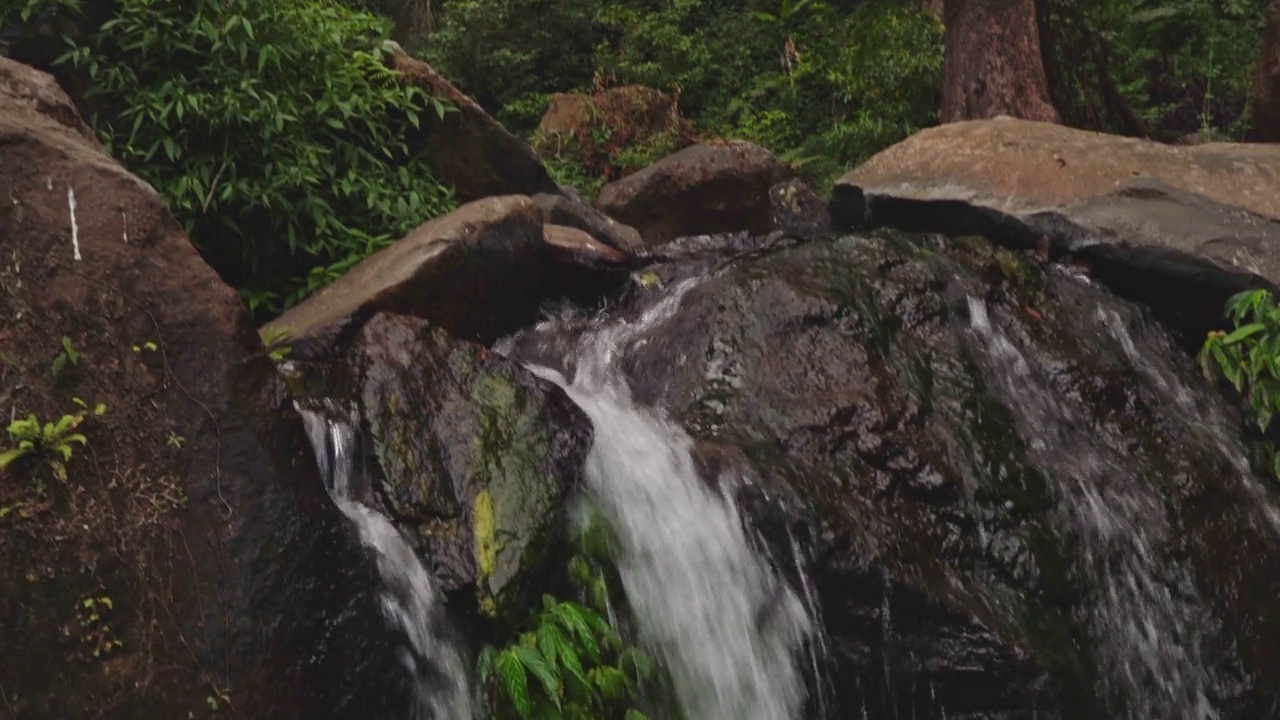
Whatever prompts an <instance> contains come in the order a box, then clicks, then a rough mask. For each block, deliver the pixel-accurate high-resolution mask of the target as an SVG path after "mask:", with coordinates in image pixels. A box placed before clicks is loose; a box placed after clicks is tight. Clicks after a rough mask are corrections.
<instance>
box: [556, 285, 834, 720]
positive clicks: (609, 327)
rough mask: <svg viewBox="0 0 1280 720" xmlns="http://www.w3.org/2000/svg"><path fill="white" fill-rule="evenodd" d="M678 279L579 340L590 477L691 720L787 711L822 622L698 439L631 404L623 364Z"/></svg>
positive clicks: (643, 617)
mask: <svg viewBox="0 0 1280 720" xmlns="http://www.w3.org/2000/svg"><path fill="white" fill-rule="evenodd" d="M690 287H692V284H691V283H689V282H686V283H682V284H680V285H677V286H675V287H673V288H672V289H671V290H670V291H669V292H668V294H667V295H666V296H665V297H664V298H663V299H662V301H660V302H659V303H657V304H656V305H654V306H653V307H651V308H650V309H648V311H646V312H645V313H644V314H643V315H642V316H641V317H639V318H638V319H636V320H634V321H632V322H626V321H621V320H612V321H601V322H598V323H597V324H595V325H594V326H592V327H591V328H590V329H588V330H587V331H586V332H585V333H583V334H582V335H581V336H580V337H579V339H578V346H577V349H576V351H575V353H574V357H573V358H572V359H573V361H574V362H573V363H572V365H573V366H574V368H575V369H574V371H573V377H572V379H571V380H570V379H566V378H565V377H564V376H563V375H561V374H560V373H558V372H556V371H554V370H551V369H548V368H544V367H536V366H532V367H531V369H532V370H533V371H534V372H535V373H537V374H538V375H540V376H542V377H544V378H547V379H550V380H552V381H554V382H556V383H558V384H559V385H561V386H562V387H563V388H564V389H565V391H566V392H567V393H568V394H569V396H570V397H571V398H572V399H573V400H574V402H576V403H577V404H578V405H579V406H581V407H582V409H583V410H584V411H585V412H586V413H587V415H588V416H589V417H590V418H591V422H592V424H593V426H594V429H595V435H594V437H595V439H594V444H593V445H592V448H591V451H590V454H589V456H588V458H587V467H586V476H587V481H588V484H589V487H590V490H591V492H592V494H593V495H594V498H595V500H596V502H597V503H598V504H599V505H600V507H601V509H602V510H603V512H604V513H605V514H606V516H607V517H609V518H610V520H611V521H612V523H613V525H614V529H615V531H616V532H617V535H618V537H619V541H620V544H621V547H620V549H619V555H618V557H617V562H618V569H619V571H620V574H621V577H622V581H623V586H624V589H625V591H626V595H627V600H628V602H629V605H630V607H631V610H632V612H633V613H634V614H635V616H636V619H637V622H638V625H639V632H640V635H641V640H642V642H644V644H645V645H646V646H648V647H650V648H652V649H653V650H654V651H655V652H656V653H658V654H659V656H660V657H661V658H662V659H663V660H664V661H665V663H666V665H667V667H668V668H669V669H670V671H671V676H672V680H673V683H674V686H675V692H676V696H677V699H678V701H679V703H680V705H681V709H682V710H683V712H684V716H685V717H687V718H689V719H690V720H789V719H791V718H797V717H798V716H799V713H800V712H801V708H802V707H803V705H804V701H805V685H804V680H803V677H802V675H801V672H800V670H799V668H798V667H797V663H796V660H797V653H798V651H799V650H801V648H802V646H803V645H804V644H805V642H806V640H807V639H808V638H809V637H810V635H811V634H812V633H813V624H812V622H811V620H810V617H809V614H808V613H807V612H806V609H805V606H804V604H803V603H802V602H801V600H800V599H799V597H798V596H797V594H796V593H795V592H794V591H793V590H792V588H790V587H789V586H788V585H787V584H786V583H785V582H784V581H783V580H782V579H780V578H779V577H777V576H776V575H775V574H774V573H773V572H771V571H770V570H769V568H768V566H767V565H766V563H765V562H764V561H763V560H762V558H761V557H760V556H759V555H757V553H756V552H755V551H753V550H752V548H751V545H750V543H749V542H748V537H747V534H746V532H745V531H744V528H743V521H742V519H741V517H740V515H739V512H738V510H737V508H736V507H735V503H734V500H733V498H732V496H731V495H730V494H729V492H728V490H727V487H728V486H729V485H731V484H732V482H733V481H734V478H723V479H722V480H723V481H724V482H722V483H721V486H722V487H725V488H726V489H725V490H717V489H712V488H710V487H708V485H707V484H706V483H705V482H704V481H703V479H702V478H700V477H699V475H698V473H697V471H696V469H695V467H694V463H693V460H692V458H691V456H690V449H691V447H692V441H691V440H690V439H689V437H688V435H686V434H685V433H684V431H683V430H681V429H680V428H679V427H678V426H677V425H675V424H673V423H671V422H669V421H667V420H666V419H665V418H664V417H663V415H662V414H661V413H659V412H657V411H654V410H652V409H649V408H644V407H639V406H637V405H636V404H635V403H634V402H633V401H632V397H631V393H630V390H629V388H628V386H627V383H626V381H625V380H624V379H623V378H622V375H621V374H620V373H619V372H618V371H617V370H616V369H615V367H614V363H615V361H616V360H617V359H618V358H620V357H621V356H622V355H624V354H625V353H626V352H627V351H628V349H629V348H630V347H631V346H633V345H634V344H635V343H637V342H642V340H641V338H642V336H643V334H644V333H645V332H646V331H647V330H649V329H651V328H652V327H654V326H656V325H660V324H661V323H663V322H664V321H666V320H667V319H669V318H670V317H672V315H674V314H675V312H676V311H677V310H678V309H679V306H680V301H681V298H682V297H683V295H684V293H685V292H687V291H688V290H689V289H690Z"/></svg>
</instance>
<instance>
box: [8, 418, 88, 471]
mask: <svg viewBox="0 0 1280 720" xmlns="http://www.w3.org/2000/svg"><path fill="white" fill-rule="evenodd" d="M83 421H84V413H73V414H69V415H63V416H62V417H61V418H59V419H58V420H57V421H56V422H46V423H43V424H42V423H41V422H40V420H39V419H37V418H36V416H35V415H34V414H32V415H28V416H27V417H26V418H24V419H21V420H14V421H13V422H11V423H9V426H8V428H7V429H6V431H7V432H8V434H9V438H10V439H11V440H12V441H13V442H14V446H13V447H12V448H10V449H8V450H6V451H4V452H0V470H3V469H4V468H6V467H9V466H10V465H12V464H13V463H15V462H17V461H19V460H21V459H23V458H43V459H44V461H45V463H46V464H47V465H48V466H49V469H50V470H52V471H53V476H54V477H55V478H57V479H58V480H59V481H61V482H66V481H67V466H66V463H67V462H68V461H69V460H71V456H72V454H74V452H75V446H76V445H77V444H79V445H85V444H87V443H88V439H87V438H85V436H84V435H83V434H81V433H78V432H75V429H76V428H77V427H79V426H80V423H81V422H83Z"/></svg>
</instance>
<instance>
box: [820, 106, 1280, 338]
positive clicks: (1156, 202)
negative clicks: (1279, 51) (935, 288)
mask: <svg viewBox="0 0 1280 720" xmlns="http://www.w3.org/2000/svg"><path fill="white" fill-rule="evenodd" d="M830 208H831V213H832V217H833V221H834V222H835V224H836V225H837V226H838V227H841V228H855V227H872V226H890V227H897V228H901V229H904V230H910V231H916V232H942V233H947V234H970V233H980V234H983V235H986V236H988V237H990V238H992V239H994V240H996V241H999V242H1002V243H1004V244H1006V245H1010V246H1013V247H1018V248H1042V249H1043V250H1044V251H1047V252H1048V253H1049V255H1050V256H1052V257H1056V256H1060V255H1069V256H1073V257H1075V258H1077V259H1078V260H1082V261H1083V262H1084V263H1085V264H1086V265H1088V266H1090V267H1092V268H1094V270H1095V271H1096V272H1097V274H1098V276H1099V277H1101V278H1102V279H1103V280H1104V281H1106V282H1108V284H1110V285H1111V286H1112V287H1113V288H1114V289H1116V290H1119V291H1121V292H1122V293H1125V294H1128V295H1129V296H1130V297H1132V298H1134V299H1138V300H1142V301H1144V302H1149V303H1150V304H1152V305H1153V306H1154V307H1156V308H1157V309H1158V310H1159V309H1169V310H1170V311H1172V312H1176V313H1177V314H1178V315H1179V324H1183V322H1184V321H1185V325H1186V327H1189V328H1191V327H1194V328H1196V332H1199V330H1201V329H1203V325H1204V324H1205V323H1213V322H1216V319H1217V318H1218V316H1220V314H1221V312H1220V311H1221V307H1222V305H1221V301H1222V300H1223V298H1224V296H1225V294H1227V293H1230V292H1234V291H1236V290H1239V289H1243V288H1245V287H1249V286H1255V285H1258V284H1270V285H1271V286H1273V287H1280V147H1275V146H1268V145H1258V144H1253V145H1235V144H1229V143H1206V144H1202V145H1195V146H1172V145H1164V144H1160V143H1155V142H1150V141H1144V140H1136V139H1132V138H1124V137H1117V136H1112V135H1105V134H1102V133H1095V132H1086V131H1082V130H1074V129H1070V128H1066V127H1062V126H1060V125H1054V124H1050V123H1038V122H1031V121H1024V120H1014V119H1011V118H998V119H995V120H985V121H972V122H961V123H953V124H949V125H944V126H940V127H937V128H931V129H929V130H924V131H922V132H919V133H917V134H916V135H913V136H912V137H910V138H908V139H906V140H904V141H902V142H901V143H898V144H897V145H894V146H893V147H891V148H889V149H887V150H884V151H883V152H881V153H879V154H877V155H876V156H874V157H872V158H871V159H870V160H868V161H867V162H866V163H864V164H863V165H861V166H859V167H858V168H856V169H854V170H853V171H852V172H850V173H848V174H847V175H845V176H844V177H843V178H841V179H840V180H839V181H837V183H836V185H835V187H834V188H833V190H832V197H831V203H830ZM1171 286H1175V287H1179V288H1180V291H1179V292H1176V293H1170V292H1168V288H1169V287H1171ZM1175 305H1176V306H1177V308H1176V310H1175V309H1174V306H1175ZM1188 313H1189V315H1188ZM1183 316H1185V317H1183ZM1200 337H1201V338H1203V335H1201V336H1200Z"/></svg>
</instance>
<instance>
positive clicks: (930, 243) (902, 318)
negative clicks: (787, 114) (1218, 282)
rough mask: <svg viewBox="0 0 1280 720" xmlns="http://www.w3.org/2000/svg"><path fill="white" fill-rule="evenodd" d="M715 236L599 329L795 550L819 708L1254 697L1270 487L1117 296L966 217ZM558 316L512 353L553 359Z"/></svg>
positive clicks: (834, 713) (889, 713)
mask: <svg viewBox="0 0 1280 720" xmlns="http://www.w3.org/2000/svg"><path fill="white" fill-rule="evenodd" d="M730 252H732V256H733V259H727V258H726V257H725V256H724V255H722V256H721V257H720V258H719V259H706V258H704V257H702V256H699V255H691V256H689V257H688V258H685V259H681V260H677V261H674V262H671V263H667V264H663V265H658V266H654V267H652V268H650V271H651V273H652V275H653V278H652V281H651V282H649V283H647V284H646V285H645V286H644V287H641V288H637V289H636V290H635V292H634V293H633V295H632V297H631V300H630V302H629V303H628V304H626V305H625V306H623V307H622V308H619V309H618V310H616V311H615V312H614V313H613V314H612V317H615V318H620V319H621V320H620V321H627V322H631V323H633V325H632V327H633V328H634V329H635V331H634V334H633V335H630V336H628V335H623V336H622V337H623V338H625V339H624V340H621V341H618V342H617V344H615V345H614V346H612V347H610V352H611V354H612V355H613V356H614V357H616V358H617V362H616V365H615V366H614V367H615V368H616V369H618V370H620V371H621V372H622V373H624V375H625V376H626V377H627V379H628V380H629V384H630V387H631V389H632V391H633V396H634V399H635V401H636V402H637V403H638V404H641V405H644V406H654V407H659V408H662V409H663V411H664V413H665V414H666V415H667V417H669V418H670V419H671V420H672V421H675V422H678V423H679V424H680V425H681V426H682V427H683V428H685V429H686V430H687V431H688V432H689V434H690V435H691V436H693V438H694V440H695V443H696V444H697V445H696V449H697V459H698V460H699V461H700V464H701V465H703V466H704V467H706V468H708V471H707V472H706V474H705V477H704V480H706V481H708V482H717V481H719V479H720V478H738V477H745V478H747V479H748V481H747V482H746V483H744V484H743V485H741V486H739V492H738V500H739V501H740V503H741V505H742V507H743V508H744V509H745V510H746V512H747V514H748V516H749V517H750V519H751V521H752V525H753V527H754V528H755V529H756V530H757V531H759V532H760V533H761V535H762V536H763V537H764V540H765V543H766V545H767V547H768V550H769V553H768V556H769V557H771V558H774V559H779V558H783V559H787V558H801V559H799V560H796V561H795V562H797V563H800V564H802V565H803V566H804V567H803V568H802V569H803V570H805V573H804V574H807V576H808V577H807V580H808V584H806V583H805V578H804V577H802V576H796V577H793V583H794V586H795V587H796V588H797V589H801V588H808V589H810V590H811V591H812V597H814V598H816V599H817V600H818V603H817V604H818V605H819V606H820V608H821V621H822V625H823V627H824V629H825V630H826V642H827V648H828V657H829V660H830V662H831V663H832V665H833V666H832V667H830V668H829V675H828V676H829V677H830V678H833V679H834V680H835V682H834V684H833V685H834V686H833V687H832V688H830V690H831V694H830V696H829V697H828V700H829V701H830V702H831V703H832V705H831V707H829V708H828V711H827V713H826V716H828V717H841V718H844V717H852V718H857V717H872V718H891V717H907V716H916V717H921V718H941V717H964V718H971V719H975V720H977V719H981V720H1008V719H1010V718H1030V717H1043V718H1062V719H1066V718H1083V717H1090V716H1096V717H1128V716H1130V715H1131V714H1133V713H1138V714H1141V713H1142V712H1148V711H1149V712H1150V713H1151V714H1152V716H1158V717H1180V716H1181V715H1182V714H1183V712H1184V711H1185V710H1186V708H1188V707H1197V706H1198V704H1199V706H1201V707H1203V705H1204V704H1205V703H1207V704H1209V705H1212V706H1213V707H1214V708H1216V709H1217V712H1218V714H1217V716H1218V717H1221V718H1223V720H1227V719H1228V718H1229V719H1231V720H1246V719H1250V718H1255V717H1259V716H1260V715H1261V716H1265V714H1266V712H1268V711H1269V707H1270V704H1271V703H1272V701H1273V694H1274V693H1273V691H1272V690H1271V688H1274V687H1275V686H1276V683H1278V682H1280V662H1278V658H1280V608H1277V607H1276V606H1275V603H1274V596H1275V594H1276V593H1277V592H1280V571H1277V568H1280V525H1277V524H1276V523H1275V522H1274V520H1271V521H1269V515H1270V516H1271V517H1275V516H1276V509H1277V507H1278V504H1277V502H1276V495H1275V493H1274V492H1271V491H1269V490H1267V489H1266V488H1265V486H1264V485H1263V484H1262V483H1261V482H1260V480H1259V479H1258V478H1257V477H1255V476H1254V475H1253V474H1252V473H1250V472H1249V471H1248V469H1247V466H1246V465H1245V464H1244V462H1243V450H1242V444H1241V442H1240V431H1239V425H1238V423H1237V422H1236V420H1235V419H1234V418H1233V416H1232V414H1231V413H1230V411H1229V410H1228V409H1227V407H1226V406H1225V402H1224V401H1223V399H1222V398H1220V397H1219V396H1218V395H1217V393H1216V392H1214V390H1213V388H1212V387H1210V386H1209V385H1208V384H1207V383H1206V382H1205V381H1204V380H1203V379H1202V378H1200V377H1199V376H1198V373H1197V372H1196V369H1195V368H1194V367H1193V363H1192V362H1191V361H1190V359H1189V358H1187V357H1186V356H1185V355H1184V354H1182V353H1181V352H1180V351H1178V350H1176V349H1175V348H1174V347H1173V346H1172V345H1171V343H1170V341H1169V339H1168V337H1167V336H1166V334H1165V333H1164V331H1163V330H1162V328H1161V327H1160V326H1159V325H1158V324H1156V323H1154V322H1152V321H1151V320H1150V318H1149V317H1147V316H1146V315H1145V314H1144V312H1143V311H1142V310H1141V308H1139V307H1138V306H1135V305H1133V304H1130V303H1128V302H1125V301H1121V300H1118V299H1116V298H1114V297H1112V296H1111V295H1109V294H1108V293H1106V292H1105V291H1104V290H1103V289H1101V288H1100V287H1098V286H1097V285H1096V284H1093V283H1088V282H1084V281H1082V280H1081V279H1080V278H1078V277H1075V276H1073V275H1071V274H1068V273H1066V272H1062V271H1060V270H1059V269H1056V268H1054V267H1053V266H1047V264H1041V263H1040V262H1038V261H1033V260H1032V259H1030V258H1028V257H1026V256H1025V255H1023V254H1021V253H1016V252H1013V251H1009V250H1007V249H1003V248H999V247H997V246H995V245H993V244H991V243H989V242H987V241H984V240H982V239H981V238H972V237H969V238H957V239H954V240H947V239H939V238H927V237H918V236H907V235H904V234H900V233H894V232H889V231H881V232H878V233H874V234H864V235H860V236H854V237H843V238H835V239H831V240H824V241H817V242H809V243H799V244H791V245H781V244H774V245H766V246H764V247H761V248H759V249H758V250H756V251H753V252H751V253H739V252H737V251H736V250H733V249H732V248H731V249H730ZM709 264H710V265H711V266H713V267H715V269H716V270H717V271H716V272H714V273H711V272H707V268H708V265H709ZM673 293H683V294H682V295H680V296H679V297H678V298H675V297H673V296H672V294H673ZM659 303H660V304H661V307H663V308H665V312H663V313H658V312H656V311H655V308H656V307H658V304H659ZM640 317H643V318H645V319H644V320H637V318H640ZM662 317H666V319H665V320H659V321H655V318H662ZM585 323H586V325H587V327H588V329H589V330H591V329H593V328H595V327H596V323H598V321H596V320H587V321H585ZM580 331H581V328H579V327H577V326H575V325H573V324H571V323H567V324H562V325H559V326H547V327H544V328H541V329H539V330H536V331H532V332H530V333H529V334H527V335H524V336H521V337H519V338H517V339H516V340H515V341H514V342H513V343H511V352H512V354H513V356H514V357H518V358H520V359H522V360H526V361H531V362H536V363H539V364H543V365H547V366H550V367H557V368H560V369H564V370H566V371H568V372H571V371H572V369H571V368H568V367H566V365H569V364H571V363H572V360H573V357H574V356H575V354H574V352H573V349H574V347H575V346H576V344H577V342H576V335H577V333H578V332H580ZM797 547H798V548H800V549H799V550H797ZM1241 548H1248V550H1247V551H1245V550H1241ZM806 550H807V552H805V551H806ZM805 557H807V558H808V561H807V562H806V561H804V560H803V558H805ZM789 564H791V563H790V562H787V561H781V562H779V565H781V566H783V567H784V568H785V567H786V566H787V565H789ZM797 575H799V574H798V573H797ZM1201 694H1203V696H1204V700H1203V701H1202V700H1200V699H1199V696H1200V695H1201ZM1130 711H1132V712H1130ZM815 715H816V713H815ZM1205 716H1206V717H1207V716H1209V714H1208V713H1206V714H1205Z"/></svg>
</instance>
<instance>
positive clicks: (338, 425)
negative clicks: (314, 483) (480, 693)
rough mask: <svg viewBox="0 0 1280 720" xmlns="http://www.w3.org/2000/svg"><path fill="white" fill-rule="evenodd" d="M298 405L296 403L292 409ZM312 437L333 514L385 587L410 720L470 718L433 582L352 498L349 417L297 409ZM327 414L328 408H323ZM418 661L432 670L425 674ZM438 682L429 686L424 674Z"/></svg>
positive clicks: (385, 525) (387, 527)
mask: <svg viewBox="0 0 1280 720" xmlns="http://www.w3.org/2000/svg"><path fill="white" fill-rule="evenodd" d="M295 406H296V404H295ZM296 407H297V408H298V412H299V414H301V415H302V420H303V423H304V424H305V425H306V428H307V434H308V436H310V439H311V446H312V449H313V450H314V451H315V454H316V462H317V464H319V466H320V473H321V476H322V477H323V478H324V479H325V488H326V489H327V490H328V491H329V496H330V497H331V498H332V499H333V502H334V504H335V505H337V506H338V509H339V510H341V511H342V514H343V515H346V516H347V518H348V519H350V520H351V522H352V523H354V524H355V526H356V528H357V529H358V530H359V533H360V542H361V543H362V544H363V545H364V546H365V547H367V548H369V549H370V550H372V551H373V553H374V555H375V557H376V558H377V564H378V574H379V575H380V576H381V577H382V581H383V583H384V587H383V592H382V594H381V596H380V598H379V599H380V601H381V603H382V612H383V614H384V615H385V616H386V618H387V620H388V622H390V623H392V624H393V626H395V627H396V628H398V629H400V630H401V631H403V632H404V635H405V637H406V639H407V640H408V641H409V646H410V647H411V648H412V649H413V651H412V652H408V651H407V650H404V649H402V650H401V653H400V660H401V663H402V664H403V665H404V667H405V670H406V671H407V672H409V673H411V674H412V675H413V677H414V685H413V687H414V699H415V703H414V706H413V708H412V711H411V714H410V718H411V719H412V720H469V718H470V717H471V701H470V695H469V693H468V691H467V681H466V677H467V676H466V669H465V667H464V665H463V662H462V657H461V655H460V654H459V653H458V651H457V649H456V648H454V647H453V646H452V645H450V644H449V643H447V642H443V641H442V640H440V639H439V633H438V632H436V627H437V623H439V622H441V620H440V619H439V615H440V614H441V608H440V604H439V601H438V599H437V597H436V592H435V588H434V587H433V586H432V583H431V577H430V575H428V574H427V570H426V568H425V567H423V565H422V562H421V561H420V560H418V557H417V555H415V554H414V552H413V549H412V548H411V547H410V546H409V543H408V542H407V541H406V540H405V538H404V536H403V535H401V534H400V531H399V530H397V529H396V527H395V526H394V525H392V524H391V522H390V521H389V520H387V518H386V517H384V516H383V515H382V514H381V513H378V512H376V511H374V510H372V509H370V508H368V507H366V506H364V505H362V504H360V503H359V502H356V501H355V500H354V499H352V497H351V493H352V480H353V475H354V458H353V451H354V449H355V448H354V443H355V439H356V435H355V428H356V427H357V421H358V419H357V418H355V417H349V418H339V417H336V415H337V413H336V412H330V413H327V414H328V415H329V416H328V417H326V416H324V415H321V414H320V413H318V412H315V411H312V410H308V409H306V408H303V407H301V406H296ZM326 409H328V410H330V411H332V410H333V408H326ZM422 663H426V664H429V665H430V673H428V669H427V668H424V667H422V666H421V664H422ZM427 674H432V675H435V676H438V677H439V678H441V679H440V680H438V681H435V682H428V681H427V680H426V677H425V676H426V675H427Z"/></svg>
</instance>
